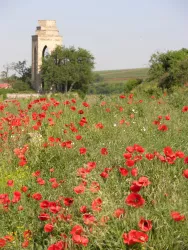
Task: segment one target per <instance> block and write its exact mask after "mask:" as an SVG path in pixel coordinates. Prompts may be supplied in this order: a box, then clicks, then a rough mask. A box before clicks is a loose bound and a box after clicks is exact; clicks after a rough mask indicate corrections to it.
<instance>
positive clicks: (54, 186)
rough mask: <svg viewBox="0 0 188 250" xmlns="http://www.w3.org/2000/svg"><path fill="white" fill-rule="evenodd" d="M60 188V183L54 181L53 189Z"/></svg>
mask: <svg viewBox="0 0 188 250" xmlns="http://www.w3.org/2000/svg"><path fill="white" fill-rule="evenodd" d="M58 187H59V183H57V182H56V181H54V182H53V183H52V188H54V189H55V188H58Z"/></svg>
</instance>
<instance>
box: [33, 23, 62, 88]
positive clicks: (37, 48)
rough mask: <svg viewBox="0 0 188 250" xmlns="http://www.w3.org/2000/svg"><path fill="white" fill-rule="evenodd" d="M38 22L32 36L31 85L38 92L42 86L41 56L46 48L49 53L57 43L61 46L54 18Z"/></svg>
mask: <svg viewBox="0 0 188 250" xmlns="http://www.w3.org/2000/svg"><path fill="white" fill-rule="evenodd" d="M38 23H39V26H38V27H37V29H36V33H35V35H34V36H32V86H33V88H34V89H35V90H36V91H37V92H40V91H41V90H42V87H43V86H42V81H41V77H40V68H41V65H42V58H43V57H44V55H45V52H46V51H47V50H48V52H49V53H51V52H52V51H53V50H54V49H55V47H56V46H57V45H60V46H62V37H61V36H60V35H59V31H58V30H57V27H56V21H55V20H39V21H38Z"/></svg>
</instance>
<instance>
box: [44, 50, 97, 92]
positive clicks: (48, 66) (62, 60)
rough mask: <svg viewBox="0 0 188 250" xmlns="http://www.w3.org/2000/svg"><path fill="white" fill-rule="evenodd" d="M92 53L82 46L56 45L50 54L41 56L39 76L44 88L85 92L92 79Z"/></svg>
mask: <svg viewBox="0 0 188 250" xmlns="http://www.w3.org/2000/svg"><path fill="white" fill-rule="evenodd" d="M93 68H94V57H93V55H92V54H91V53H90V52H89V51H87V50H85V49H82V48H78V49H76V48H75V47H70V48H66V47H61V46H57V47H56V49H55V50H54V51H52V53H51V55H48V56H46V57H44V58H43V62H42V67H41V77H42V81H43V85H44V89H45V90H50V89H51V90H52V89H53V90H54V91H62V92H65V93H66V92H68V91H71V90H72V89H81V90H82V91H84V92H86V90H87V88H88V85H89V83H90V82H91V81H92V79H93V74H92V69H93Z"/></svg>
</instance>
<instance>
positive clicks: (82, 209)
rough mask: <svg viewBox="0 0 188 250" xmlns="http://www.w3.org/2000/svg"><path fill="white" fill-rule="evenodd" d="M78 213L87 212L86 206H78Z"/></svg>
mask: <svg viewBox="0 0 188 250" xmlns="http://www.w3.org/2000/svg"><path fill="white" fill-rule="evenodd" d="M80 213H82V214H85V213H87V207H86V206H81V207H80Z"/></svg>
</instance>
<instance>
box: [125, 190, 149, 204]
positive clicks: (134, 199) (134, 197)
mask: <svg viewBox="0 0 188 250" xmlns="http://www.w3.org/2000/svg"><path fill="white" fill-rule="evenodd" d="M125 203H126V204H127V205H129V206H132V207H142V206H143V205H144V204H145V200H144V199H143V197H142V196H141V195H140V194H137V193H131V194H129V195H128V196H127V198H126V199H125Z"/></svg>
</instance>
